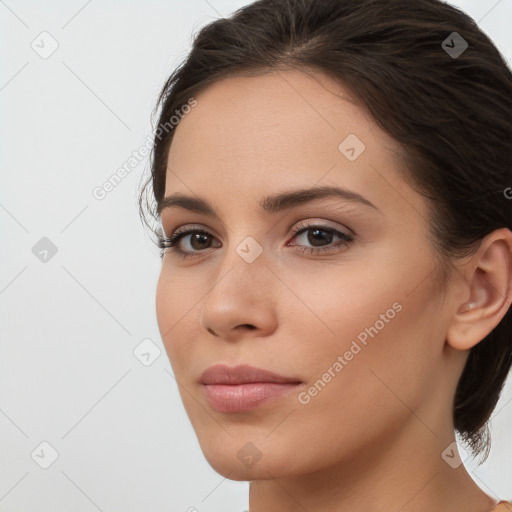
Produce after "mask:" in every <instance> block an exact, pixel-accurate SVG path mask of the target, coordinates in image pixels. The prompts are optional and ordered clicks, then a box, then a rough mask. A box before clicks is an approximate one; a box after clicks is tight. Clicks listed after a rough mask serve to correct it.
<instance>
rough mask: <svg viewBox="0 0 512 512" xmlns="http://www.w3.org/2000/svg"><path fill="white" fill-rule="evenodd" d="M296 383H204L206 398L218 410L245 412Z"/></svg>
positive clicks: (277, 395)
mask: <svg viewBox="0 0 512 512" xmlns="http://www.w3.org/2000/svg"><path fill="white" fill-rule="evenodd" d="M298 386H299V384H297V383H274V382H251V383H246V384H236V385H231V384H206V385H205V390H206V398H207V399H208V402H209V404H210V406H211V407H212V408H213V409H215V410H216V411H219V412H245V411H251V410H252V409H256V408H257V407H259V406H260V405H263V404H265V403H267V402H270V401H271V400H274V399H276V398H279V397H282V396H284V395H286V394H288V393H290V392H291V391H293V390H294V389H296V388H297V387H298Z"/></svg>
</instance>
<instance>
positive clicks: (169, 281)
mask: <svg viewBox="0 0 512 512" xmlns="http://www.w3.org/2000/svg"><path fill="white" fill-rule="evenodd" d="M178 283H179V280H177V279H176V278H175V277H174V276H169V275H166V274H165V273H164V271H163V270H162V273H161V274H160V277H159V280H158V283H157V287H156V299H155V304H156V318H157V323H158V329H159V331H160V337H161V339H162V342H163V344H164V347H165V350H166V352H167V355H168V357H169V361H170V363H171V365H172V367H173V368H176V366H177V363H178V362H180V363H181V359H182V357H183V355H182V353H183V350H182V349H183V348H184V347H186V346H187V343H186V339H185V337H184V336H183V330H184V329H185V328H186V322H187V318H188V315H191V314H193V311H191V310H190V309H191V307H192V304H190V305H189V302H190V300H189V298H188V297H187V294H186V291H185V290H184V289H181V288H180V287H179V286H178ZM180 340H182V341H183V343H182V344H180ZM180 366H181V364H180Z"/></svg>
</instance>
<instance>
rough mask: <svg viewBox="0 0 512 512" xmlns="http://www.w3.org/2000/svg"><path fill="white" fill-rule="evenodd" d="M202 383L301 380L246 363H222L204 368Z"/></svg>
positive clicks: (295, 381) (279, 382) (291, 381)
mask: <svg viewBox="0 0 512 512" xmlns="http://www.w3.org/2000/svg"><path fill="white" fill-rule="evenodd" d="M200 382H201V383H202V384H228V385H237V384H247V383H253V382H272V383H276V384H286V383H288V384H298V383H300V382H301V381H300V380H299V379H296V378H293V377H285V376H283V375H278V374H277V373H273V372H270V371H268V370H264V369H262V368H255V367H254V366H249V365H246V364H243V365H239V366H235V367H234V368H230V367H229V366H226V365H223V364H217V365H215V366H210V368H208V369H207V370H205V371H204V372H203V373H202V375H201V377H200Z"/></svg>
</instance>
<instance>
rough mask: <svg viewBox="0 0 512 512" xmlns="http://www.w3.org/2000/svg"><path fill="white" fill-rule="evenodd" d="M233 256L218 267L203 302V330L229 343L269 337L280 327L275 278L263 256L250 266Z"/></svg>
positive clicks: (237, 256)
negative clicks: (249, 338) (245, 338)
mask: <svg viewBox="0 0 512 512" xmlns="http://www.w3.org/2000/svg"><path fill="white" fill-rule="evenodd" d="M233 253H234V254H232V255H230V256H227V257H226V258H225V260H224V261H223V263H222V264H220V265H219V268H218V272H216V274H215V282H214V283H213V284H212V285H211V289H210V291H209V292H208V293H207V294H206V295H205V297H204V299H203V300H202V302H201V305H200V323H201V327H202V328H203V329H205V330H206V331H207V332H208V333H210V334H211V335H212V336H215V337H219V338H223V339H225V340H228V341H235V340H238V339H240V338H242V337H264V336H268V335H270V334H271V333H272V332H274V331H275V329H276V328H277V312H276V296H275V291H276V290H275V286H276V284H275V281H276V279H275V276H274V275H273V273H272V272H271V271H270V270H269V269H268V267H267V264H266V260H265V258H264V257H263V254H261V255H260V257H259V258H257V259H256V260H255V261H253V262H252V263H247V262H246V261H245V260H244V259H243V258H241V257H240V256H239V255H238V254H237V253H236V252H235V251H234V250H233Z"/></svg>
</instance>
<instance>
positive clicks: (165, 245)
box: [158, 223, 355, 258]
mask: <svg viewBox="0 0 512 512" xmlns="http://www.w3.org/2000/svg"><path fill="white" fill-rule="evenodd" d="M314 229H318V230H322V231H330V232H332V233H334V234H335V235H338V236H339V238H341V240H339V241H338V242H337V243H336V244H334V243H332V244H331V245H330V246H326V247H304V248H302V249H301V252H302V253H306V252H307V253H309V254H320V253H324V252H330V251H332V250H334V248H338V247H340V246H348V245H350V244H351V243H353V242H354V241H355V240H354V237H353V236H351V235H348V234H347V233H343V232H342V231H338V230H337V229H334V228H331V227H329V226H322V225H319V224H312V225H307V224H302V223H301V224H299V225H298V226H297V227H296V228H295V229H293V230H292V235H293V236H292V238H295V237H297V236H298V235H301V234H302V233H304V232H307V231H312V230H314ZM191 234H200V235H206V236H211V237H213V235H212V234H211V233H209V232H208V231H205V230H204V229H187V230H183V231H180V230H177V231H175V232H174V233H173V235H172V236H171V237H170V238H168V237H167V236H165V235H162V234H161V233H159V234H158V247H160V249H162V251H161V254H160V256H161V257H162V258H163V255H164V249H170V250H171V251H172V252H173V253H175V254H176V255H178V256H180V257H182V258H192V257H196V256H201V255H202V254H204V253H205V251H206V250H207V249H205V250H204V251H195V252H191V253H189V252H188V251H183V250H182V249H179V248H178V247H177V244H178V243H179V241H180V240H181V239H182V238H184V237H185V236H188V235H191Z"/></svg>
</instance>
